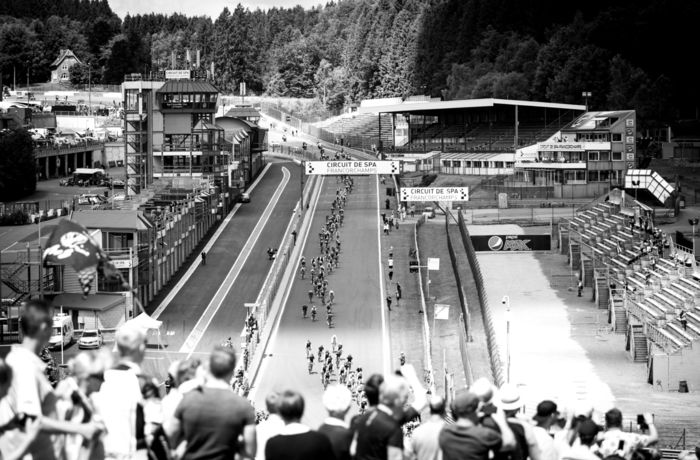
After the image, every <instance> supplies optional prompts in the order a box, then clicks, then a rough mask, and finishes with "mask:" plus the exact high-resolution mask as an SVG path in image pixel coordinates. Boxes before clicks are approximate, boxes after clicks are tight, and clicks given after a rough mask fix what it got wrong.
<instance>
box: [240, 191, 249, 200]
mask: <svg viewBox="0 0 700 460" xmlns="http://www.w3.org/2000/svg"><path fill="white" fill-rule="evenodd" d="M241 203H250V193H248V192H244V193H241Z"/></svg>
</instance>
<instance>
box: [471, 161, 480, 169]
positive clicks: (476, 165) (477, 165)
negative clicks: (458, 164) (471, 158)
mask: <svg viewBox="0 0 700 460" xmlns="http://www.w3.org/2000/svg"><path fill="white" fill-rule="evenodd" d="M473 164H474V167H475V168H481V162H480V161H475V162H474V163H473Z"/></svg>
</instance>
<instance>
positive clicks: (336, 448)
mask: <svg viewBox="0 0 700 460" xmlns="http://www.w3.org/2000/svg"><path fill="white" fill-rule="evenodd" d="M351 402H352V394H351V393H350V390H348V388H347V387H346V386H344V385H337V384H333V385H330V386H329V387H328V388H327V389H326V392H325V393H324V394H323V406H324V407H325V408H326V411H328V418H327V419H326V420H325V421H324V422H323V424H322V425H321V426H320V427H319V428H318V432H319V433H321V434H323V435H325V436H326V437H327V438H328V440H329V441H330V442H331V446H332V447H333V453H334V454H335V458H336V460H350V444H351V443H352V431H350V427H349V426H348V424H347V423H346V422H345V416H346V415H347V413H348V410H350V403H351Z"/></svg>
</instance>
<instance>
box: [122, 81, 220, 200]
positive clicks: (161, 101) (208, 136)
mask: <svg viewBox="0 0 700 460" xmlns="http://www.w3.org/2000/svg"><path fill="white" fill-rule="evenodd" d="M185 73H186V75H184V76H186V77H189V76H190V73H189V72H185ZM177 76H180V77H181V76H183V75H181V74H178V75H177ZM122 88H123V94H124V109H125V129H124V149H125V156H126V158H125V160H126V161H125V163H126V175H127V188H128V193H129V194H134V195H135V194H139V193H140V192H141V191H142V190H144V189H146V188H148V187H149V185H151V184H152V183H153V181H154V180H155V179H158V178H167V177H189V178H202V179H206V180H209V181H210V183H211V184H212V185H214V186H221V185H222V184H224V183H225V184H226V186H228V183H229V180H228V179H227V177H228V176H229V175H230V169H231V168H230V166H231V161H232V145H231V144H230V143H227V142H226V140H225V139H224V134H223V129H221V128H220V127H218V126H216V125H215V124H214V114H215V112H216V104H217V99H218V90H217V89H216V87H214V86H213V85H212V84H211V83H209V82H207V81H206V80H203V79H190V78H184V79H171V80H167V79H166V74H164V73H156V74H154V75H151V76H149V77H148V78H143V77H142V76H141V75H140V74H136V75H130V76H128V78H127V79H126V81H125V82H124V83H123V84H122Z"/></svg>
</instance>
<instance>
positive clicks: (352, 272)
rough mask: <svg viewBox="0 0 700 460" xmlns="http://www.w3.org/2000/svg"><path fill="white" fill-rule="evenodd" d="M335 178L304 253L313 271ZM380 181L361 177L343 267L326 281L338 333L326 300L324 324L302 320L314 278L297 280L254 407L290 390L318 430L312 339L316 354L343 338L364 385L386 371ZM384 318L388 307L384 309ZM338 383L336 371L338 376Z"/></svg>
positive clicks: (349, 209) (320, 415)
mask: <svg viewBox="0 0 700 460" xmlns="http://www.w3.org/2000/svg"><path fill="white" fill-rule="evenodd" d="M336 186H337V185H336V179H335V177H333V176H329V177H325V178H324V183H323V190H322V193H321V196H320V198H319V203H318V206H317V208H316V212H315V215H314V219H313V222H312V225H311V228H310V231H309V234H308V237H307V240H306V241H305V242H304V244H305V247H304V251H303V254H304V255H305V257H306V260H307V269H310V263H311V258H312V257H316V256H318V255H319V254H320V251H319V237H318V234H319V231H320V229H321V226H322V224H323V223H324V222H325V217H326V215H330V203H331V202H332V200H333V199H334V198H335V191H336ZM377 206H378V203H377V179H376V177H374V176H372V177H358V176H356V177H355V187H354V191H353V193H352V194H350V195H349V197H348V201H347V205H346V207H345V222H344V226H343V227H341V229H340V236H341V253H340V262H339V268H338V269H337V270H334V271H333V273H332V274H331V275H330V276H329V277H328V280H329V288H330V289H332V290H333V291H334V292H335V306H334V308H333V313H334V323H335V327H333V328H332V329H329V328H328V326H327V324H326V312H325V309H324V308H323V307H322V306H321V302H320V299H318V298H317V297H314V299H313V303H314V304H315V305H316V306H317V308H318V312H319V315H318V317H319V319H318V321H316V322H312V320H311V318H310V317H309V318H307V319H304V318H303V317H302V311H301V306H302V305H304V304H308V303H309V298H308V291H309V289H310V288H311V284H310V282H309V276H308V272H307V277H306V279H305V280H302V279H300V276H299V274H298V273H297V275H296V276H295V281H294V283H293V285H292V287H291V290H290V293H289V297H288V299H287V302H286V305H285V307H284V311H283V312H282V313H281V318H280V323H279V329H278V330H277V331H273V338H272V340H271V342H270V345H269V347H268V349H267V353H268V356H267V357H266V358H265V359H264V360H263V364H262V366H263V367H262V368H261V370H260V374H259V376H258V379H257V381H256V382H255V383H254V388H253V397H254V401H255V405H256V407H265V405H264V401H265V396H266V395H267V394H268V393H269V392H270V391H280V390H284V389H287V388H292V389H296V390H298V391H301V393H302V394H303V395H304V399H305V401H306V409H305V413H304V420H303V421H304V422H305V423H308V424H310V425H311V426H312V427H316V426H318V425H319V424H320V423H321V422H322V421H323V419H324V418H325V416H326V414H325V411H324V409H323V406H322V403H321V395H322V394H323V386H322V384H321V375H320V367H319V366H318V363H314V372H313V374H311V375H310V374H309V373H308V369H307V361H306V353H305V344H306V340H307V339H310V340H311V344H312V348H313V350H314V351H316V352H317V350H318V346H319V345H323V346H324V347H325V348H326V349H328V348H329V347H330V343H331V336H332V335H333V334H335V335H337V337H338V342H339V343H341V344H343V350H344V354H343V356H347V354H352V356H353V368H357V367H362V369H363V380H366V379H367V377H369V376H370V375H371V374H372V373H374V372H384V369H383V364H384V360H383V347H384V346H388V343H386V344H385V342H384V333H383V330H384V329H383V328H382V315H383V314H386V313H383V311H382V309H383V308H384V309H385V306H384V303H383V300H382V291H381V284H382V283H381V279H380V272H379V270H380V268H379V259H378V251H379V247H378V245H379V242H378V212H377ZM385 312H386V309H385ZM332 381H337V372H336V373H335V375H334V376H333V378H332Z"/></svg>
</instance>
